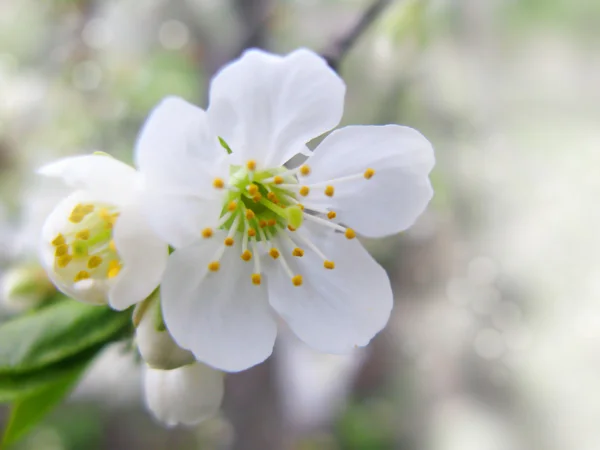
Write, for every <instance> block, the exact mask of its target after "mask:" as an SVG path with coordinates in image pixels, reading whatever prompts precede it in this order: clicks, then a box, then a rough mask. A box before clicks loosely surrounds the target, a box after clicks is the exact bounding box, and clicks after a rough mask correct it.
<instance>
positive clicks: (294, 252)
mask: <svg viewBox="0 0 600 450" xmlns="http://www.w3.org/2000/svg"><path fill="white" fill-rule="evenodd" d="M292 255H294V256H297V257H298V258H302V257H303V256H304V250H302V249H301V248H299V247H296V248H295V249H294V250H292Z"/></svg>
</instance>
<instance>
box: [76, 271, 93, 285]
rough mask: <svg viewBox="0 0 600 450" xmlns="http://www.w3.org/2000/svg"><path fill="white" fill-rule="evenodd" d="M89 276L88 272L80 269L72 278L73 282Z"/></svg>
mask: <svg viewBox="0 0 600 450" xmlns="http://www.w3.org/2000/svg"><path fill="white" fill-rule="evenodd" d="M89 277H90V274H89V273H88V272H86V271H85V270H81V271H79V272H77V274H76V275H75V278H73V281H74V282H75V283H77V282H78V281H82V280H87V279H88V278H89Z"/></svg>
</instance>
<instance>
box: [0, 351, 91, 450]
mask: <svg viewBox="0 0 600 450" xmlns="http://www.w3.org/2000/svg"><path fill="white" fill-rule="evenodd" d="M90 360H91V357H90V358H88V359H86V360H82V361H80V362H79V364H77V365H76V366H74V367H72V368H71V369H70V370H68V371H66V372H65V373H64V374H63V375H62V376H60V377H58V378H57V379H56V380H54V382H52V383H49V384H47V385H46V387H45V388H44V389H42V390H40V391H38V392H36V393H35V394H34V395H30V396H27V397H25V398H23V399H21V400H19V401H17V402H15V403H14V404H13V407H12V409H11V413H10V417H9V419H8V425H7V426H6V430H5V431H4V436H3V438H2V444H1V447H2V448H5V447H6V446H8V445H10V444H13V443H14V442H15V441H17V440H18V439H19V438H21V437H22V436H23V435H24V434H25V433H26V432H27V431H29V430H30V429H31V428H32V427H33V426H34V425H36V424H37V423H38V422H39V421H41V420H42V419H43V418H44V416H45V415H46V414H47V413H49V412H50V411H51V410H52V409H53V408H54V407H55V406H56V405H58V404H59V403H60V402H61V401H62V400H63V399H64V398H65V397H66V396H67V395H68V394H69V393H70V392H71V390H72V389H73V387H74V386H75V384H76V383H77V381H78V380H79V378H80V377H81V375H83V372H84V370H85V368H86V367H87V365H88V363H89V362H90Z"/></svg>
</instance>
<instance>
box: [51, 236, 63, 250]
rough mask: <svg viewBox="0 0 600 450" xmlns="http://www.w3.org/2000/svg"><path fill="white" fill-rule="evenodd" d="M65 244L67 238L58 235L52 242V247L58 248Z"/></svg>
mask: <svg viewBox="0 0 600 450" xmlns="http://www.w3.org/2000/svg"><path fill="white" fill-rule="evenodd" d="M64 243H65V237H64V236H63V235H62V234H60V233H58V235H57V236H56V237H55V238H54V239H53V240H52V245H54V246H55V247H58V246H59V245H63V244H64Z"/></svg>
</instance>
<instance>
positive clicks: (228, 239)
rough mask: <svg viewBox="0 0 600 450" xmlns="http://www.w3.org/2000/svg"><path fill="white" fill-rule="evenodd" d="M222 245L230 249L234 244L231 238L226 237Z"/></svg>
mask: <svg viewBox="0 0 600 450" xmlns="http://www.w3.org/2000/svg"><path fill="white" fill-rule="evenodd" d="M223 243H224V244H225V245H226V246H227V247H231V246H232V245H233V243H234V241H233V238H232V237H226V238H225V240H224V241H223Z"/></svg>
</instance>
